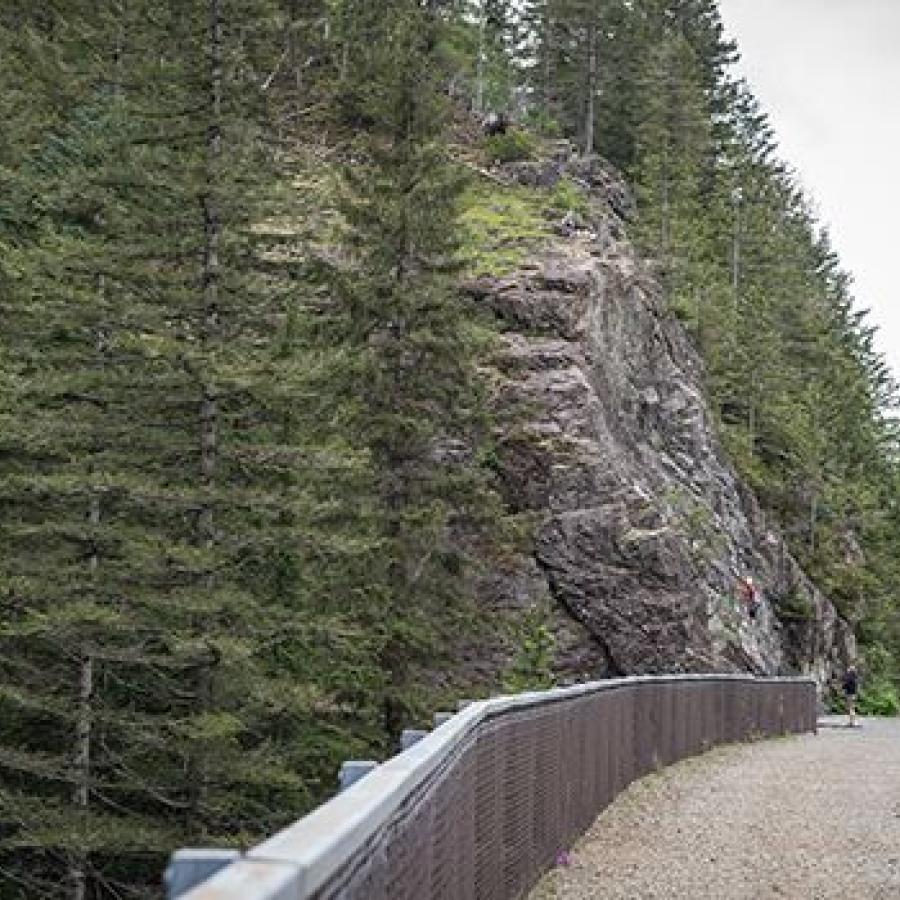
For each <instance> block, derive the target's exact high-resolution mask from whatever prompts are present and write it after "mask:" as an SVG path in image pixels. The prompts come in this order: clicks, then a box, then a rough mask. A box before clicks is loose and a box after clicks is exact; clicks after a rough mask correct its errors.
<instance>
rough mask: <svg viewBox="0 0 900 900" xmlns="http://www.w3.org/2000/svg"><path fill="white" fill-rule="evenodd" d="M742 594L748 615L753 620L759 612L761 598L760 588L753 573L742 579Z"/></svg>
mask: <svg viewBox="0 0 900 900" xmlns="http://www.w3.org/2000/svg"><path fill="white" fill-rule="evenodd" d="M740 594H741V599H742V600H743V601H744V605H745V606H746V607H747V615H748V616H749V617H750V619H751V620H752V619H755V618H756V614H757V613H758V612H759V607H760V599H759V588H758V587H757V586H756V582H755V581H754V580H753V576H752V575H747V577H746V578H744V579H742V580H741V583H740Z"/></svg>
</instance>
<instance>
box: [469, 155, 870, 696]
mask: <svg viewBox="0 0 900 900" xmlns="http://www.w3.org/2000/svg"><path fill="white" fill-rule="evenodd" d="M581 165H582V166H583V167H584V165H585V164H581ZM586 165H587V169H586V170H585V171H581V170H578V171H575V172H574V173H572V172H571V171H570V172H569V175H570V177H577V178H578V179H579V180H581V181H582V183H584V184H585V186H586V187H589V188H590V189H591V192H592V206H593V207H594V215H593V216H592V219H591V224H590V225H589V226H587V227H585V228H581V229H577V230H575V231H574V232H569V233H568V234H569V236H568V237H565V238H560V239H559V240H558V241H556V243H555V244H554V245H553V246H552V247H549V248H548V249H547V250H546V251H545V252H544V253H543V254H542V256H541V257H540V258H539V259H536V260H535V261H534V262H532V263H531V264H530V265H528V266H527V267H523V268H522V269H521V270H520V271H519V272H517V273H515V274H514V275H512V276H510V277H505V278H502V279H501V278H484V279H480V280H478V281H476V282H474V283H472V284H470V285H469V286H468V289H469V291H470V293H471V294H472V295H473V296H474V297H475V298H477V300H478V301H479V302H480V303H483V304H487V305H489V306H490V308H491V309H492V310H493V311H494V313H495V314H496V315H497V316H498V317H499V318H500V319H501V320H502V322H503V324H504V326H505V333H504V337H503V340H504V349H503V352H502V354H501V358H500V359H499V361H498V364H497V372H496V373H495V375H496V391H495V396H496V403H497V405H498V408H509V407H510V406H516V407H517V408H521V409H522V410H523V413H522V416H521V417H517V418H518V419H519V427H518V428H517V430H516V431H515V432H514V433H506V434H504V435H502V437H501V440H500V448H501V453H500V470H501V477H502V481H503V485H504V491H505V495H506V501H507V503H508V505H509V507H510V509H511V510H512V511H514V512H522V513H525V512H531V513H533V514H534V517H535V520H536V522H537V526H536V533H535V538H534V554H533V558H529V557H524V556H523V557H522V558H521V559H519V560H517V561H515V562H513V563H511V564H510V565H509V566H508V568H507V571H505V572H502V573H500V574H499V575H496V576H494V577H493V578H492V579H491V582H490V584H488V585H486V588H485V593H486V599H487V600H488V602H491V603H496V604H502V605H504V606H512V607H519V606H526V605H528V604H530V603H533V602H535V601H536V600H539V599H540V598H541V597H542V596H546V595H547V593H548V592H549V595H550V596H551V597H552V599H553V601H554V608H555V609H556V611H557V614H558V625H557V647H558V659H557V666H558V669H559V672H560V674H561V675H562V676H563V677H570V678H580V677H585V676H597V675H603V674H632V673H649V672H679V671H690V672H699V671H752V672H756V673H770V674H772V673H786V672H797V671H801V672H809V673H811V674H814V675H815V676H816V677H817V678H818V679H819V680H820V681H823V680H824V679H825V678H826V677H828V676H829V675H830V673H831V670H832V665H833V664H838V663H839V662H840V661H841V660H844V659H846V658H847V656H848V654H851V653H852V651H853V647H852V635H851V634H850V631H849V629H848V628H847V627H846V625H845V624H844V623H843V622H842V621H840V620H839V619H838V617H837V615H836V613H835V610H834V608H833V607H832V605H831V604H830V603H829V602H828V601H827V599H826V598H824V597H823V596H822V595H821V594H820V593H819V592H818V590H817V589H816V588H815V587H814V586H813V585H812V584H811V583H810V582H809V580H808V579H807V578H806V576H805V575H804V574H803V572H802V571H801V570H800V568H799V566H798V565H797V564H796V562H795V561H794V560H793V559H792V557H791V556H790V555H789V553H788V552H787V550H786V548H785V545H784V542H783V540H782V538H781V535H780V534H779V532H778V529H777V526H776V524H775V523H774V522H771V521H767V519H766V516H765V515H764V514H763V512H762V511H761V510H760V508H759V505H758V504H757V502H756V500H755V498H754V497H753V496H752V495H751V494H750V492H749V491H748V490H747V489H746V488H745V487H744V486H743V485H742V484H741V482H740V481H739V479H738V477H737V475H736V474H735V472H734V470H733V469H732V468H731V466H730V464H729V463H728V461H727V460H726V459H725V457H724V455H723V452H722V450H721V448H720V446H719V444H718V442H717V439H716V437H715V434H714V431H713V428H712V424H711V422H710V416H709V412H708V409H707V406H706V402H705V399H704V396H703V391H702V363H701V361H700V360H699V358H698V356H697V354H696V353H695V351H694V349H693V347H692V346H691V344H690V342H689V341H688V339H687V337H686V335H685V334H684V332H683V330H682V327H681V325H680V324H679V323H678V322H677V320H675V319H674V318H673V317H672V316H670V315H669V314H668V313H667V312H666V311H665V309H664V306H663V303H662V301H661V298H660V292H659V288H658V286H657V284H656V283H655V282H654V281H653V280H652V279H651V278H650V277H649V275H648V274H647V272H646V270H645V269H644V267H643V266H642V264H641V263H640V261H639V260H637V259H636V256H635V253H634V251H633V249H632V247H631V245H630V244H629V243H628V242H627V240H625V237H624V228H623V221H622V219H621V218H620V215H621V214H622V213H623V212H625V213H627V210H628V209H629V208H630V201H629V200H628V199H627V191H626V190H625V188H624V187H623V186H622V184H621V182H618V181H616V179H615V178H613V177H612V175H611V174H610V172H609V170H608V169H607V168H605V167H604V166H603V165H602V164H601V163H599V162H594V163H593V164H591V163H589V164H586ZM547 166H548V167H551V168H552V169H553V173H550V174H547V173H544V172H543V169H541V164H532V167H530V168H529V167H526V168H522V167H521V166H520V170H516V171H515V172H514V173H513V174H514V176H515V177H516V178H517V179H519V180H521V181H525V182H527V183H536V184H540V183H543V180H545V179H546V178H547V177H549V178H551V179H552V177H553V174H556V177H559V173H560V172H562V171H563V170H564V169H565V166H564V164H561V163H560V162H558V161H557V162H552V163H548V164H547ZM592 166H593V168H592ZM535 173H537V174H535ZM551 183H552V182H551ZM523 420H524V421H523ZM748 574H749V575H752V576H753V577H754V579H755V580H756V581H757V583H758V584H759V585H760V587H761V588H762V599H763V602H762V606H761V609H760V611H759V613H758V616H757V617H756V619H755V620H751V619H750V618H749V616H748V614H747V610H746V608H745V605H744V603H743V602H742V600H741V599H740V597H739V593H738V590H737V584H738V582H739V580H740V579H741V578H742V577H744V576H746V575H748Z"/></svg>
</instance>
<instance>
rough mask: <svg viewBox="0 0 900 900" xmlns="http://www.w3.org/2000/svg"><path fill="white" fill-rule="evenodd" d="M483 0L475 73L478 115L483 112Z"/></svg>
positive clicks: (479, 21) (484, 26) (484, 22)
mask: <svg viewBox="0 0 900 900" xmlns="http://www.w3.org/2000/svg"><path fill="white" fill-rule="evenodd" d="M485 17H486V14H485V0H481V15H480V18H479V20H478V61H477V70H476V73H475V112H477V113H478V114H479V115H480V114H481V113H483V112H484V41H485V29H486V27H487V23H486V21H485Z"/></svg>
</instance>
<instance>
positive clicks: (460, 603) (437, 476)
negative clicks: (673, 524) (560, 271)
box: [0, 0, 900, 900]
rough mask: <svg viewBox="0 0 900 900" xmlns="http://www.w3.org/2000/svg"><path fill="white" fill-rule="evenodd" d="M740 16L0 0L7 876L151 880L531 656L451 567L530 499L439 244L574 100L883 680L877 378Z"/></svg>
mask: <svg viewBox="0 0 900 900" xmlns="http://www.w3.org/2000/svg"><path fill="white" fill-rule="evenodd" d="M737 57H738V48H737V46H736V45H735V44H734V43H733V42H732V41H730V40H728V39H727V38H726V36H725V32H724V28H723V24H722V21H721V18H720V15H719V12H718V10H717V5H716V2H715V0H378V2H377V3H376V2H372V0H110V2H108V3H96V2H94V3H88V2H86V0H45V2H40V3H35V2H31V0H0V86H2V90H0V110H2V132H0V317H2V328H0V898H2V900H13V898H72V900H100V898H103V900H113V898H116V900H120V898H121V900H124V898H152V897H157V898H158V897H160V896H162V888H161V882H160V877H161V873H162V870H163V868H164V867H165V864H166V859H167V858H168V856H169V854H170V853H171V851H172V850H173V849H175V848H177V847H183V846H221V847H244V846H247V845H250V844H252V843H254V842H256V841H258V840H259V839H260V838H261V837H263V836H265V835H269V834H271V833H273V832H274V831H275V830H277V829H278V828H280V827H282V826H284V825H285V824H287V823H289V822H291V821H293V820H295V819H296V818H298V817H299V816H300V815H302V814H304V813H305V812H307V811H309V810H310V809H311V808H313V807H314V806H316V805H317V804H318V803H320V802H322V801H323V800H324V799H326V798H327V797H328V796H329V795H330V794H331V793H333V791H334V787H335V773H336V771H337V768H338V766H339V765H340V762H341V761H342V760H344V759H347V758H358V759H368V758H379V757H380V756H384V755H385V754H388V753H390V752H392V750H391V748H392V747H394V745H395V744H396V739H397V735H398V734H399V732H400V730H401V729H403V728H406V727H410V726H411V725H413V724H415V723H416V722H419V721H421V720H422V719H423V717H424V718H427V717H428V716H430V715H431V713H432V712H433V711H434V710H435V709H439V708H450V707H449V706H447V704H451V705H453V706H452V708H455V702H456V700H457V699H458V698H459V697H460V696H465V694H462V693H461V691H462V690H468V691H469V692H470V695H471V691H473V690H481V691H482V692H483V693H489V692H491V691H500V690H504V689H506V690H515V689H521V688H525V687H542V686H546V685H549V684H552V683H553V674H552V671H550V669H549V667H548V664H547V660H546V657H547V655H548V652H549V651H548V648H547V646H546V638H547V635H546V629H545V628H544V627H543V626H542V625H541V622H540V621H537V622H530V621H529V622H525V624H524V625H523V624H522V623H516V622H503V623H499V624H498V622H497V621H495V619H494V618H492V615H489V614H488V613H486V612H485V610H484V608H482V607H481V606H480V605H479V604H478V602H477V600H476V596H475V591H474V589H473V584H474V583H475V581H476V580H477V579H478V578H479V577H482V575H483V570H484V569H485V568H486V567H487V568H489V567H490V566H491V560H494V559H502V558H503V555H504V554H505V553H507V552H509V547H510V546H512V545H519V544H521V542H522V541H523V540H524V541H527V539H528V537H527V534H523V532H527V522H526V521H525V520H524V519H523V517H522V516H517V515H514V514H513V512H512V511H511V510H510V509H509V508H508V506H507V505H506V504H505V503H504V500H503V492H502V489H501V488H502V486H501V485H500V484H499V476H498V471H497V461H496V451H495V447H494V444H493V441H494V436H495V434H496V431H497V427H498V416H504V417H506V418H507V419H509V420H512V421H513V422H514V420H515V417H516V415H517V410H516V409H515V407H514V406H513V405H511V406H509V407H508V408H506V409H504V410H502V411H501V412H498V410H497V406H496V404H491V403H490V402H489V399H490V398H489V396H488V394H489V391H490V385H489V383H488V382H487V381H486V380H485V378H483V377H482V375H481V373H482V370H483V367H484V364H485V361H486V360H488V359H489V358H490V356H491V354H492V352H493V347H494V344H495V342H496V340H497V333H498V330H499V329H500V328H501V327H502V326H501V324H500V323H498V321H497V320H496V317H494V316H491V315H490V314H487V313H486V312H485V311H484V310H483V309H481V308H479V304H478V302H477V300H475V299H473V297H472V296H471V295H470V294H467V293H466V292H465V291H462V290H461V289H460V285H461V284H462V283H463V281H464V280H465V279H466V278H467V277H468V276H471V275H472V274H474V273H484V272H487V273H494V274H498V275H502V274H503V271H504V267H509V266H510V265H514V264H515V263H516V261H517V259H518V257H517V256H516V254H517V253H519V252H520V251H519V250H518V249H517V244H516V241H517V240H521V241H525V242H526V243H527V241H528V240H529V239H530V238H531V237H533V235H532V231H533V230H534V229H533V224H532V219H533V217H534V212H533V204H534V203H538V204H540V201H535V200H534V199H533V197H530V196H529V195H528V194H527V191H525V190H524V189H522V190H521V191H520V192H519V193H518V194H517V195H516V198H514V199H515V202H513V201H512V200H510V201H509V203H507V205H506V206H505V207H504V213H503V218H504V223H503V224H504V227H506V228H507V229H508V232H509V233H508V234H507V235H505V236H504V238H503V241H502V242H500V244H498V245H497V246H490V247H489V246H487V245H486V243H485V240H484V231H485V229H486V228H487V229H488V230H489V226H490V227H494V225H496V223H494V222H492V220H490V213H491V210H492V209H493V208H494V207H493V206H492V204H493V203H494V202H495V199H494V197H493V192H495V191H500V190H501V187H500V186H499V185H497V184H496V183H495V180H494V178H493V176H492V174H491V173H492V171H493V167H494V166H495V165H500V164H503V163H509V162H515V161H521V160H534V159H540V158H541V157H542V155H545V154H547V153H548V152H550V150H549V149H548V148H553V147H559V146H560V145H561V144H565V142H569V144H570V145H571V147H572V150H573V153H576V154H577V155H578V156H580V157H591V156H593V155H597V156H599V157H602V158H603V159H605V160H607V161H608V162H609V163H610V164H611V166H613V167H615V169H616V170H618V171H619V172H621V173H623V176H624V178H625V179H627V181H628V183H629V185H630V186H631V191H632V192H633V197H634V204H635V207H636V210H637V213H636V214H635V215H634V216H633V217H632V218H631V219H630V221H629V223H628V226H627V229H628V239H629V240H630V241H631V242H633V243H634V244H635V245H636V246H637V247H638V248H639V249H640V253H641V255H642V257H643V258H644V259H645V260H646V265H647V266H648V267H649V269H650V270H651V271H652V273H653V276H654V277H655V278H656V279H657V281H658V283H659V285H660V290H661V291H662V294H663V296H664V300H665V304H666V307H667V309H668V311H669V314H670V315H671V316H673V317H675V318H677V319H678V320H680V322H681V325H682V327H683V329H684V330H685V332H686V333H687V335H688V336H689V338H690V340H691V342H692V343H693V345H694V346H695V347H696V348H697V350H698V352H699V353H700V354H701V356H702V358H703V361H704V387H705V391H706V396H707V402H708V404H709V408H710V409H711V411H712V417H713V419H714V425H715V429H716V433H717V435H718V439H719V440H720V441H721V443H722V446H723V447H724V448H725V451H726V452H727V454H728V457H729V458H730V460H731V463H732V464H733V465H734V467H735V468H736V470H737V471H738V473H739V474H740V476H741V478H742V479H743V481H744V482H745V483H746V484H747V485H748V486H749V487H750V489H751V490H752V491H753V492H754V493H755V495H756V497H757V498H758V499H759V502H760V504H761V506H762V508H763V509H764V510H765V511H766V513H767V515H770V516H771V517H772V518H773V520H775V521H777V522H778V523H779V527H780V528H781V530H782V532H783V533H784V534H785V535H787V539H788V541H789V544H790V549H791V552H792V553H793V555H794V557H795V558H796V559H797V560H798V561H799V563H800V564H801V565H802V567H803V569H804V571H805V572H806V573H807V574H808V575H809V577H810V578H811V579H812V581H813V582H814V583H815V584H816V585H817V586H818V587H819V588H820V589H821V591H822V592H823V594H824V595H826V596H827V597H828V598H829V599H830V600H831V601H832V602H833V603H834V604H835V606H836V607H837V609H838V611H839V613H840V615H841V616H842V617H843V618H844V619H845V620H846V621H847V622H849V623H850V625H851V626H852V629H853V631H854V632H855V634H856V637H857V639H858V641H859V647H860V650H859V654H860V661H861V665H862V667H863V675H864V677H863V687H864V691H865V693H864V697H863V701H864V706H865V704H868V706H869V709H870V710H871V711H874V712H883V713H892V712H897V707H898V705H900V701H898V694H897V688H898V682H897V673H898V670H900V666H898V662H900V618H898V608H900V601H898V580H900V502H898V501H900V458H898V445H897V437H898V434H897V428H896V419H895V410H896V402H897V393H896V386H895V384H894V382H893V380H892V376H891V373H890V372H889V370H888V368H887V365H886V363H885V361H884V359H883V358H882V357H881V356H880V355H879V353H878V352H877V350H876V349H875V347H874V340H875V329H874V327H873V326H872V325H871V323H870V322H869V320H868V318H867V315H866V312H865V311H864V303H865V299H866V298H856V297H854V293H853V284H852V279H851V277H850V275H849V274H848V273H847V272H846V271H845V270H844V268H842V264H841V261H840V259H839V258H838V257H837V255H836V253H835V251H834V250H833V248H832V246H831V244H830V242H829V236H828V231H827V228H826V227H825V225H824V223H822V222H820V221H818V220H817V216H816V214H815V211H814V208H813V203H812V199H811V198H810V197H808V196H807V195H806V194H805V193H804V191H803V190H802V189H801V188H800V186H799V180H798V177H797V175H796V173H795V172H794V170H793V169H792V168H791V166H790V164H789V162H787V161H785V160H783V159H782V158H781V156H780V153H779V148H778V145H777V141H776V136H775V134H774V132H773V129H772V127H771V125H770V123H769V121H768V119H767V116H766V113H765V111H764V110H763V109H762V108H761V106H760V104H759V102H758V101H757V100H756V99H755V97H754V96H753V93H752V92H751V90H750V88H749V87H748V85H747V84H746V83H745V82H744V81H742V80H741V79H740V78H738V77H737V76H736V74H735V71H734V66H733V63H734V62H735V61H736V59H737ZM575 189H576V186H573V185H571V184H563V185H561V186H558V187H557V190H556V196H557V200H558V201H559V199H560V196H561V195H566V193H567V192H569V193H572V197H569V201H570V202H569V206H570V208H572V209H575V210H576V211H577V206H578V198H577V196H575ZM573 198H574V199H573ZM562 202H563V206H564V207H565V205H566V202H568V201H566V197H565V196H562ZM517 216H518V218H517ZM801 614H802V610H801V611H800V612H798V615H801ZM496 628H502V629H506V630H505V631H504V634H506V635H508V638H509V640H510V641H511V642H512V644H513V645H515V647H514V651H513V652H512V653H511V657H510V658H511V662H510V665H509V666H508V667H507V669H506V671H502V672H495V673H491V674H489V675H484V673H481V675H480V676H479V678H480V680H478V679H475V678H474V677H471V678H470V677H469V675H470V673H471V671H472V670H473V668H474V669H477V668H478V667H477V664H476V663H477V661H476V663H473V662H472V661H471V660H467V661H466V665H463V664H462V663H461V660H460V650H459V648H460V647H461V646H465V645H466V641H467V639H468V636H472V638H473V641H474V639H475V638H476V637H477V636H478V635H479V634H481V633H484V632H486V631H490V630H491V629H496ZM472 646H475V643H473V644H472ZM425 672H427V673H432V674H429V675H428V677H423V673H425ZM435 672H437V673H441V672H444V673H445V674H444V675H441V676H434V675H433V673H435ZM482 676H483V677H482ZM467 679H468V680H467ZM476 681H477V685H476V683H475V682H476ZM442 703H443V704H444V706H443V707H442V706H441V704H442Z"/></svg>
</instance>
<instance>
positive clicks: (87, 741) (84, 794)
mask: <svg viewBox="0 0 900 900" xmlns="http://www.w3.org/2000/svg"><path fill="white" fill-rule="evenodd" d="M105 291H106V282H105V279H104V277H103V275H99V276H98V277H97V295H98V300H99V304H98V305H99V306H100V307H101V308H102V306H103V299H104V294H105ZM105 352H106V335H105V333H104V330H103V328H100V329H99V330H98V332H97V354H98V356H99V358H100V360H101V365H102V360H103V354H104V353H105ZM87 520H88V525H89V526H90V527H91V529H95V528H97V527H98V526H99V525H100V494H99V493H98V491H97V489H96V488H94V489H93V490H92V492H91V495H90V499H89V501H88V511H87ZM99 567H100V554H99V553H98V551H97V546H96V544H95V545H94V547H93V549H92V551H91V555H90V556H89V557H88V569H89V570H90V572H91V573H92V574H93V573H96V571H97V569H98V568H99ZM93 697H94V657H93V655H92V654H91V648H90V646H88V645H87V644H85V645H83V646H82V649H81V662H80V664H79V672H78V715H77V717H76V720H75V790H74V792H73V796H72V801H73V803H74V804H75V806H76V807H79V808H80V809H83V810H87V808H88V805H89V804H90V796H91V791H90V778H91V740H92V737H93V734H92V731H93ZM70 871H71V876H72V882H73V885H74V888H73V892H72V896H73V898H74V900H85V897H86V896H87V853H86V852H85V851H81V852H79V853H76V854H75V855H74V856H73V858H72V861H71V864H70Z"/></svg>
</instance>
